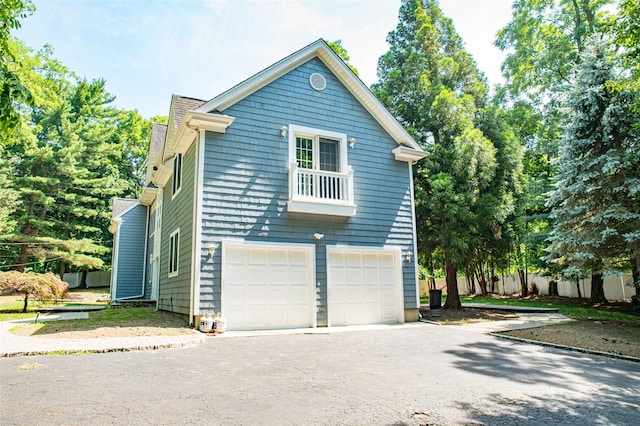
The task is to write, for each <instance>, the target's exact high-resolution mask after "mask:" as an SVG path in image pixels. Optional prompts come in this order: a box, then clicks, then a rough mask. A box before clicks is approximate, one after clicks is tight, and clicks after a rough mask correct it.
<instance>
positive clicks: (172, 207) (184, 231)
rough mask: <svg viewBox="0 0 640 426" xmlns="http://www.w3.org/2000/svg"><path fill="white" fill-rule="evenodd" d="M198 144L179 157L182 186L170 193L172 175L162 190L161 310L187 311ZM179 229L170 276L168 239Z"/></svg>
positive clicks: (194, 144) (159, 299) (159, 295)
mask: <svg viewBox="0 0 640 426" xmlns="http://www.w3.org/2000/svg"><path fill="white" fill-rule="evenodd" d="M196 147H197V143H193V144H192V145H191V147H190V148H189V150H188V151H187V152H186V153H185V154H184V155H183V157H182V185H181V189H180V191H179V192H178V193H177V194H176V195H175V197H174V196H173V194H172V191H171V188H172V185H173V182H172V180H173V177H172V178H171V181H170V182H167V185H166V188H167V190H166V191H163V192H162V194H163V203H162V204H163V206H162V232H161V233H162V235H161V238H162V242H161V250H160V252H161V254H160V283H159V287H158V288H159V292H158V307H159V308H160V309H162V310H167V311H171V310H172V311H173V312H177V313H180V314H185V315H188V314H189V297H190V292H191V284H190V283H191V252H192V248H193V242H192V237H193V209H194V208H195V207H194V204H193V191H194V176H195V157H196ZM177 229H180V242H179V244H180V245H179V252H178V254H179V258H178V275H177V276H172V277H169V241H170V238H171V234H173V232H174V231H176V230H177Z"/></svg>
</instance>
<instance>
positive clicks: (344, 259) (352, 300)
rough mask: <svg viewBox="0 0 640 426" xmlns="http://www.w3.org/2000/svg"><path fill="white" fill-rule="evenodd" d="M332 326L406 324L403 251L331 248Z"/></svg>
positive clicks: (329, 275) (329, 259) (330, 318)
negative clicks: (403, 301) (401, 269)
mask: <svg viewBox="0 0 640 426" xmlns="http://www.w3.org/2000/svg"><path fill="white" fill-rule="evenodd" d="M327 299H328V314H329V325H356V324H381V323H395V322H403V321H404V315H403V313H404V309H403V305H402V275H401V272H400V251H399V250H395V249H370V248H343V247H328V248H327Z"/></svg>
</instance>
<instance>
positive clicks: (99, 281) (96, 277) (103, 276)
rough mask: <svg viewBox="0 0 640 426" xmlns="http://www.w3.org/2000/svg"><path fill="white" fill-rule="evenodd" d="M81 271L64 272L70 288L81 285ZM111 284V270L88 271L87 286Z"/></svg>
mask: <svg viewBox="0 0 640 426" xmlns="http://www.w3.org/2000/svg"><path fill="white" fill-rule="evenodd" d="M81 277H82V273H81V272H71V273H67V274H64V282H66V283H67V284H69V288H78V287H80V278H81ZM110 284H111V271H95V272H88V273H87V288H93V287H109V285H110Z"/></svg>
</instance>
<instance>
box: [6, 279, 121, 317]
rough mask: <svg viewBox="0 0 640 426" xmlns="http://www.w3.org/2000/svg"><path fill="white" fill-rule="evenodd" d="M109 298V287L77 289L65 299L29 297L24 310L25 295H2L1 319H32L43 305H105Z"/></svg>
mask: <svg viewBox="0 0 640 426" xmlns="http://www.w3.org/2000/svg"><path fill="white" fill-rule="evenodd" d="M108 298H109V288H108V287H106V288H102V287H101V288H90V289H76V290H72V291H70V292H69V293H68V295H67V298H66V299H64V301H58V302H49V303H42V302H40V301H38V300H35V299H29V301H28V304H27V312H22V308H23V307H24V295H21V294H13V295H10V296H2V300H1V301H0V321H13V320H22V319H30V318H34V317H35V316H36V314H37V313H36V309H37V308H39V307H43V306H85V305H105V304H106V303H107V301H108Z"/></svg>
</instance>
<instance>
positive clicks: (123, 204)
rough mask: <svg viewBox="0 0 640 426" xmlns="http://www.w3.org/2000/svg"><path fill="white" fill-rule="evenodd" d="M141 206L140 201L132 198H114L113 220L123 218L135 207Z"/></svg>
mask: <svg viewBox="0 0 640 426" xmlns="http://www.w3.org/2000/svg"><path fill="white" fill-rule="evenodd" d="M138 204H139V201H138V200H136V199H131V198H114V199H113V206H112V212H113V213H112V216H111V217H112V218H116V217H119V216H122V215H123V214H124V213H126V212H127V211H128V210H129V209H131V208H132V207H133V206H136V205H138Z"/></svg>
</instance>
